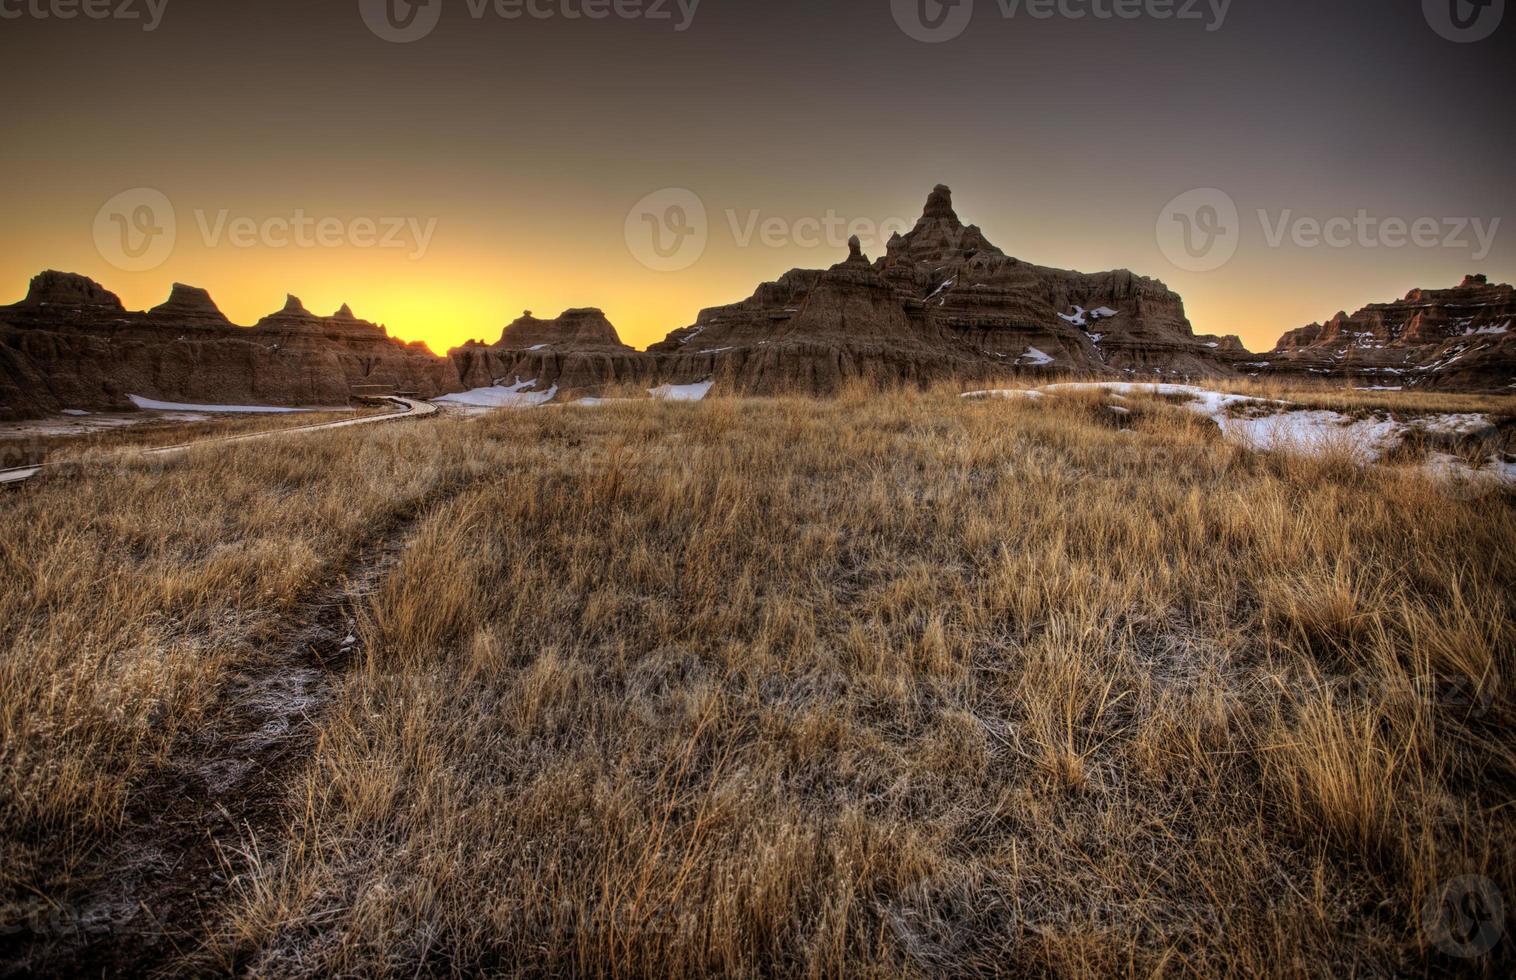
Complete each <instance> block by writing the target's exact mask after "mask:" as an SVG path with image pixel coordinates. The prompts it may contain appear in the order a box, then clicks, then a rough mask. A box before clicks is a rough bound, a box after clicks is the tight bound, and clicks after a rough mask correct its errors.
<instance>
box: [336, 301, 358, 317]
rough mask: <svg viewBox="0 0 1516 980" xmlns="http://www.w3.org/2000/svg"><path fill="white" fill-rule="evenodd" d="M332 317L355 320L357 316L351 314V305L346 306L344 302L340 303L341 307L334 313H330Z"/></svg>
mask: <svg viewBox="0 0 1516 980" xmlns="http://www.w3.org/2000/svg"><path fill="white" fill-rule="evenodd" d="M332 319H334V320H356V319H358V318H357V317H356V316H354V315H353V308H352V307H351V306H348V305H347V304H346V303H343V304H342V308H341V309H340V310H338V311H337V312H336V313H333V314H332Z"/></svg>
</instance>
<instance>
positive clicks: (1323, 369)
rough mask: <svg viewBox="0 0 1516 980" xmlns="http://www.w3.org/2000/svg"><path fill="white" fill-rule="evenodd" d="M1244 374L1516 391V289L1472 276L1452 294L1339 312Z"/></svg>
mask: <svg viewBox="0 0 1516 980" xmlns="http://www.w3.org/2000/svg"><path fill="white" fill-rule="evenodd" d="M1240 368H1241V369H1242V370H1243V372H1244V373H1250V374H1257V375H1259V376H1265V375H1267V376H1294V377H1297V378H1313V377H1314V378H1317V379H1321V380H1326V379H1339V380H1343V381H1348V382H1351V383H1353V384H1356V385H1358V386H1360V387H1377V388H1437V389H1442V390H1463V391H1511V390H1512V389H1513V388H1516V289H1513V288H1512V287H1511V286H1509V285H1503V284H1492V283H1490V281H1489V279H1488V277H1486V276H1484V275H1469V276H1465V277H1464V278H1463V281H1462V282H1460V283H1459V284H1458V285H1457V286H1454V287H1451V288H1448V289H1413V290H1411V291H1410V292H1408V293H1407V294H1406V295H1405V298H1404V299H1400V300H1396V301H1394V302H1390V303H1374V304H1370V305H1369V306H1366V307H1364V308H1363V309H1361V310H1359V311H1358V312H1356V313H1353V314H1351V315H1350V314H1348V313H1346V312H1339V313H1337V314H1336V315H1335V316H1333V317H1331V318H1330V319H1328V320H1327V321H1326V322H1324V323H1312V324H1309V325H1307V326H1304V327H1301V328H1299V329H1298V330H1291V331H1290V332H1288V333H1286V334H1285V335H1284V336H1283V337H1281V338H1280V340H1279V343H1278V345H1276V346H1275V348H1274V350H1273V351H1272V352H1270V353H1268V354H1265V355H1259V356H1257V357H1253V358H1251V359H1250V360H1249V361H1247V362H1243V363H1241V364H1240Z"/></svg>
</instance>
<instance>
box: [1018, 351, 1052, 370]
mask: <svg viewBox="0 0 1516 980" xmlns="http://www.w3.org/2000/svg"><path fill="white" fill-rule="evenodd" d="M1017 361H1018V362H1020V361H1025V362H1027V363H1028V364H1031V365H1034V366H1036V367H1045V366H1046V365H1049V364H1052V363H1053V359H1052V358H1051V357H1049V356H1048V355H1047V354H1044V353H1043V352H1042V351H1040V350H1038V349H1037V348H1035V347H1028V348H1027V349H1026V353H1025V354H1022V355H1021V356H1020V357H1019V358H1017Z"/></svg>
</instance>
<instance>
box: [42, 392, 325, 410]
mask: <svg viewBox="0 0 1516 980" xmlns="http://www.w3.org/2000/svg"><path fill="white" fill-rule="evenodd" d="M126 397H127V398H128V399H130V400H131V403H132V404H133V405H136V406H137V407H138V408H140V409H144V410H146V411H152V412H215V413H226V414H237V415H287V414H290V413H293V412H345V411H347V410H346V409H343V408H275V407H273V406H271V405H184V404H180V403H179V402H160V401H154V400H153V399H151V398H143V397H142V396H141V395H127V396H126ZM70 414H72V413H70Z"/></svg>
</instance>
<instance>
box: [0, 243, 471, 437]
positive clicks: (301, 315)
mask: <svg viewBox="0 0 1516 980" xmlns="http://www.w3.org/2000/svg"><path fill="white" fill-rule="evenodd" d="M458 390H460V388H459V386H458V378H457V375H456V374H455V372H454V371H453V370H452V367H451V365H450V364H449V363H448V362H447V361H446V360H444V359H442V358H439V357H436V356H435V355H433V354H432V353H431V352H430V351H428V350H427V349H426V347H425V345H423V344H407V343H405V342H403V341H400V340H397V339H395V338H392V337H390V336H388V334H387V333H386V331H385V330H384V328H383V327H382V326H378V325H376V324H372V323H368V322H366V321H363V320H359V319H357V318H356V317H354V316H353V315H352V311H351V310H350V309H348V308H347V307H345V306H344V307H343V309H342V310H339V311H338V314H337V315H335V316H332V317H318V316H315V315H314V314H312V313H311V312H310V311H309V310H307V309H306V308H305V307H304V305H303V304H302V303H301V302H300V301H299V300H298V299H297V298H295V297H294V296H290V297H289V298H288V299H287V300H286V301H285V305H284V307H283V308H282V309H281V310H280V311H279V312H277V313H274V314H270V315H269V316H267V317H264V318H263V319H262V320H260V321H259V322H258V324H257V325H256V326H253V327H240V326H236V325H234V324H232V323H231V322H230V321H229V320H228V319H227V318H226V317H225V316H224V315H223V314H222V312H221V310H220V309H219V308H218V307H217V306H216V303H215V301H214V300H213V299H212V298H211V296H210V294H209V293H208V292H206V291H205V290H204V289H198V288H195V287H192V286H186V285H184V284H182V283H176V284H175V285H174V287H173V290H172V291H171V293H170V295H169V297H168V299H167V300H166V301H164V302H163V303H161V304H159V305H158V306H155V307H153V308H152V309H151V310H148V311H147V312H128V311H127V310H125V309H124V308H123V307H122V305H121V302H120V300H119V299H118V298H117V297H116V296H115V295H114V294H112V293H110V292H108V291H107V290H105V289H104V287H102V286H100V285H99V284H98V283H96V282H94V281H92V280H90V279H88V278H86V277H84V276H79V275H74V274H69V273H58V272H46V273H43V274H42V275H40V276H37V277H36V278H35V279H33V280H32V286H31V290H30V291H29V293H28V295H27V298H26V299H25V300H23V301H22V302H20V303H17V304H15V305H14V306H10V307H0V418H9V419H14V418H28V417H32V416H36V415H42V414H47V413H50V412H58V411H61V410H63V409H84V410H89V411H128V410H131V409H132V407H133V406H132V403H131V402H130V400H129V399H128V397H127V396H128V395H143V396H146V397H149V398H155V399H160V400H163V401H170V402H189V403H196V404H267V405H345V404H347V403H348V401H349V400H350V399H351V398H352V397H353V395H354V393H362V392H368V391H410V392H415V393H416V394H419V395H421V396H423V397H428V398H430V397H435V396H438V395H442V394H447V393H449V392H455V391H458Z"/></svg>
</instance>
